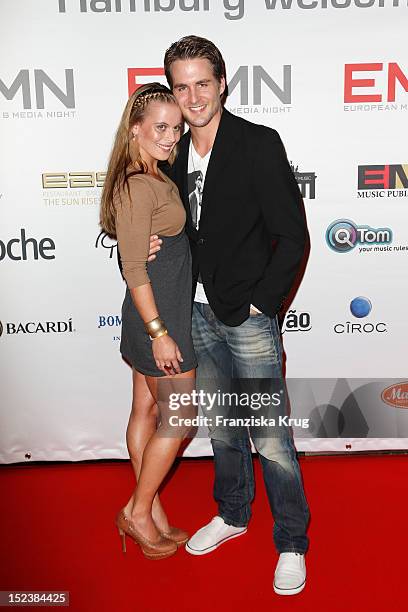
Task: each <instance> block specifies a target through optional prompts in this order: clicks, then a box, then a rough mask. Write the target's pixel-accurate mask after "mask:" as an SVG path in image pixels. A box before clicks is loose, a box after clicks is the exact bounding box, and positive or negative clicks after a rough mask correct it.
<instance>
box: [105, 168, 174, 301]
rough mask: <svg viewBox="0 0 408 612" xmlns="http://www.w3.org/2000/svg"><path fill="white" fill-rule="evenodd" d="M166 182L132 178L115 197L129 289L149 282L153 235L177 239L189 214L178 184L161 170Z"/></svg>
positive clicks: (117, 227)
mask: <svg viewBox="0 0 408 612" xmlns="http://www.w3.org/2000/svg"><path fill="white" fill-rule="evenodd" d="M159 174H160V176H161V177H162V179H163V181H160V180H159V179H157V178H154V177H153V176H152V175H150V174H137V175H134V176H131V177H130V178H129V191H130V198H129V194H128V191H127V189H126V187H125V188H124V189H121V191H120V198H119V194H116V195H115V197H114V205H115V209H116V235H117V239H118V247H119V253H120V258H121V262H122V270H123V276H124V277H125V280H126V282H127V285H128V287H129V289H133V288H135V287H139V286H141V285H145V284H147V283H150V280H149V276H148V274H147V270H146V264H147V258H148V256H149V248H150V236H151V235H152V234H157V235H160V234H161V235H163V236H175V235H176V234H179V233H180V232H181V230H182V229H183V227H184V224H185V222H186V212H185V209H184V206H183V204H182V202H181V200H180V196H179V192H178V189H177V187H176V185H175V184H174V183H173V181H171V180H170V179H169V178H168V177H167V176H166V175H165V174H164V173H163V172H161V171H160V170H159Z"/></svg>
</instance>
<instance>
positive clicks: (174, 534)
mask: <svg viewBox="0 0 408 612" xmlns="http://www.w3.org/2000/svg"><path fill="white" fill-rule="evenodd" d="M159 531H160V530H159ZM160 535H162V536H163V537H164V538H167V539H168V540H171V541H172V542H175V544H177V546H178V547H180V546H183V544H186V543H187V542H188V541H189V539H190V536H189V535H188V533H187V531H184V530H183V529H179V528H178V527H169V530H168V531H167V532H164V531H160Z"/></svg>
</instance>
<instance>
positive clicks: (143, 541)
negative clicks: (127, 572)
mask: <svg viewBox="0 0 408 612" xmlns="http://www.w3.org/2000/svg"><path fill="white" fill-rule="evenodd" d="M116 526H117V528H118V531H119V535H120V537H121V539H122V551H123V552H126V536H129V537H131V538H132V539H133V540H134V542H136V544H139V546H140V548H141V549H142V552H143V554H144V556H145V557H146V558H147V559H166V557H171V555H174V553H176V552H177V544H176V543H175V542H172V541H171V540H169V539H167V538H166V537H164V536H163V535H162V534H160V535H161V538H160V540H159V541H158V542H151V541H150V540H148V539H147V538H145V537H144V536H142V534H141V533H139V532H138V531H137V529H136V528H135V526H134V524H133V523H132V521H131V520H130V519H128V518H127V516H126V515H125V513H124V511H123V510H121V511H120V512H119V514H118V515H117V517H116Z"/></svg>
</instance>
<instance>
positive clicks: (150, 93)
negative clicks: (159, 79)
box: [132, 86, 171, 111]
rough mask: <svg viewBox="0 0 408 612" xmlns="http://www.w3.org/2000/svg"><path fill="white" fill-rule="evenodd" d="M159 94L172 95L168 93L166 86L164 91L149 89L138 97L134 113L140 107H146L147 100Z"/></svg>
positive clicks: (133, 107)
mask: <svg viewBox="0 0 408 612" xmlns="http://www.w3.org/2000/svg"><path fill="white" fill-rule="evenodd" d="M159 94H168V95H171V92H170V91H168V90H167V88H164V86H163V89H162V88H159V87H155V88H153V89H148V90H147V91H144V92H143V93H141V94H139V95H138V96H136V98H135V101H134V102H133V106H132V111H134V110H135V109H136V108H137V107H139V106H144V105H145V104H146V102H147V100H149V99H150V98H154V97H156V96H158V95H159Z"/></svg>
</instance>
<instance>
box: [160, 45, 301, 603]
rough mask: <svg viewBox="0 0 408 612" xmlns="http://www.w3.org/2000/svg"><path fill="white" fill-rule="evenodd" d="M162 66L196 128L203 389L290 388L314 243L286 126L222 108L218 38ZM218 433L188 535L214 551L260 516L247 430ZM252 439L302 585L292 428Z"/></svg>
mask: <svg viewBox="0 0 408 612" xmlns="http://www.w3.org/2000/svg"><path fill="white" fill-rule="evenodd" d="M164 64H165V72H166V77H167V80H168V82H169V86H170V88H171V89H172V90H173V93H174V95H175V96H176V98H177V101H178V103H179V105H180V108H181V110H182V113H183V115H184V118H185V120H186V122H187V123H188V125H189V127H190V130H189V131H188V132H187V133H186V134H185V135H184V136H183V137H182V139H181V141H180V146H179V155H178V158H177V160H176V163H175V165H174V166H173V168H172V170H171V176H172V178H173V180H175V182H176V183H177V186H178V188H179V191H180V195H181V198H182V200H183V203H184V206H185V207H186V211H187V223H186V231H187V233H188V236H189V238H190V244H191V250H192V255H193V278H194V285H195V287H196V288H195V297H194V305H193V340H194V347H195V350H196V353H197V357H198V363H199V365H198V371H197V374H198V387H199V388H200V387H201V382H202V381H204V385H206V384H207V385H208V384H211V385H213V386H214V388H216V387H217V386H218V383H219V386H220V387H221V386H222V387H223V386H224V384H225V381H226V380H227V379H228V378H239V379H242V380H253V381H254V384H255V386H256V383H257V381H260V380H265V379H266V380H267V379H271V380H274V381H275V382H276V381H278V386H280V388H281V392H282V388H283V386H284V382H283V378H282V346H281V340H280V333H279V328H278V321H277V312H278V311H279V309H280V307H281V305H282V303H283V301H284V299H285V296H286V295H287V294H288V292H289V290H290V288H291V286H292V284H293V281H294V279H295V276H296V273H297V272H298V268H299V265H300V262H301V260H302V256H303V252H304V247H305V242H306V227H305V221H304V218H303V214H302V209H301V198H300V192H299V189H298V186H297V183H296V181H295V178H294V176H293V174H292V171H291V169H290V166H289V163H288V161H287V158H286V155H285V151H284V148H283V145H282V142H281V140H280V138H279V135H278V133H277V132H276V131H275V130H272V129H270V128H267V127H264V126H260V125H255V124H252V123H250V122H248V121H245V120H244V119H241V118H238V117H235V116H234V115H232V114H231V113H229V112H228V111H227V110H226V109H224V108H223V103H224V102H225V99H226V96H227V88H226V74H225V65H224V61H223V58H222V56H221V53H220V51H219V50H218V49H217V47H216V46H215V45H214V44H213V43H212V42H210V41H208V40H206V39H204V38H200V37H197V36H187V37H184V38H182V39H181V40H179V41H178V42H176V43H174V44H173V45H172V46H171V47H170V48H169V49H168V50H167V52H166V55H165V60H164ZM197 173H200V174H201V179H202V185H201V189H200V191H202V193H201V194H200V195H201V206H197V207H195V208H194V210H193V211H191V209H190V206H189V193H191V188H190V189H189V183H190V185H191V183H192V180H191V179H192V177H196V176H197ZM192 212H193V215H194V217H196V218H194V222H193V218H192ZM155 245H157V243H156V242H154V241H153V242H152V243H151V246H152V247H154V246H155ZM150 252H151V253H152V252H154V248H152V249H151V251H150ZM198 279H199V280H200V281H201V282H197V280H198ZM200 381H201V382H200ZM209 381H210V383H209ZM223 388H224V387H223ZM210 437H211V443H212V447H213V451H214V464H215V484H214V497H215V499H216V501H217V502H218V516H216V517H214V518H213V519H212V520H211V521H210V523H208V524H207V525H205V526H204V527H203V528H201V529H200V530H199V531H198V532H197V533H196V534H195V535H193V537H192V538H191V539H190V540H189V542H188V543H187V545H186V550H187V551H188V552H189V553H191V554H193V555H203V554H207V553H210V552H211V551H213V550H215V549H216V548H217V547H218V546H220V545H221V544H223V543H226V542H228V541H229V540H231V539H233V538H236V537H238V536H241V535H243V534H244V533H245V532H246V530H247V524H248V522H249V519H250V516H251V506H250V505H251V501H252V498H253V495H254V479H253V470H252V456H251V448H250V440H249V435H248V430H247V429H245V433H244V435H242V432H241V434H240V435H237V434H236V433H234V430H233V428H231V427H217V426H213V427H212V428H211V429H210ZM251 437H252V441H253V443H254V445H255V448H256V450H257V451H258V453H259V456H260V460H261V464H262V468H263V476H264V482H265V487H266V491H267V494H268V498H269V502H270V506H271V510H272V514H273V517H274V521H275V524H274V541H275V545H276V547H277V550H278V552H279V553H280V557H279V562H278V565H277V568H276V571H275V577H274V590H275V592H277V593H279V594H284V595H291V594H295V593H299V592H300V591H301V590H302V589H303V588H304V585H305V579H306V569H305V562H304V554H305V552H306V550H307V546H308V538H307V536H306V529H307V524H308V519H309V510H308V506H307V502H306V499H305V496H304V492H303V486H302V480H301V475H300V469H299V464H298V461H297V458H296V451H295V448H294V445H293V440H292V437H291V435H290V432H289V431H288V430H287V429H286V428H281V429H280V431H279V432H278V433H275V435H265V434H263V435H260V434H259V433H258V432H257V431H256V429H254V430H251Z"/></svg>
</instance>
